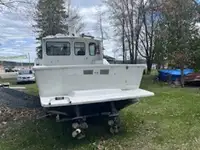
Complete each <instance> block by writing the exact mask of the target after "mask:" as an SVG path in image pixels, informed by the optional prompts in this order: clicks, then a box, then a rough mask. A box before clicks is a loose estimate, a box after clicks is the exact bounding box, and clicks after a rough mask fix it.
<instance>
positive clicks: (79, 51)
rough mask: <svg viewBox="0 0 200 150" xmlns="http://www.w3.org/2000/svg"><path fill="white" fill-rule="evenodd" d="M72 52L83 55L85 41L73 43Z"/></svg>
mask: <svg viewBox="0 0 200 150" xmlns="http://www.w3.org/2000/svg"><path fill="white" fill-rule="evenodd" d="M74 53H75V55H77V56H84V55H85V43H83V42H76V43H75V44H74Z"/></svg>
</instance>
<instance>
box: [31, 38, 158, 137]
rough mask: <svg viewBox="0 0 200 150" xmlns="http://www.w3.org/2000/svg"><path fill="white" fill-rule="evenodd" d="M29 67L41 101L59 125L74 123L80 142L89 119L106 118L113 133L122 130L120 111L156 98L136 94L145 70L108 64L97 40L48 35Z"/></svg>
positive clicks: (142, 91)
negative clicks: (34, 60)
mask: <svg viewBox="0 0 200 150" xmlns="http://www.w3.org/2000/svg"><path fill="white" fill-rule="evenodd" d="M36 64H37V65H36V66H34V67H33V70H34V71H35V78H36V83H37V85H38V88H39V95H40V102H41V105H42V107H44V108H45V109H46V110H47V112H48V114H47V115H49V114H51V115H55V116H56V119H57V121H72V128H73V131H72V137H74V138H78V139H80V138H82V137H84V136H85V131H86V129H88V124H87V119H88V118H89V117H99V116H105V117H107V119H108V126H109V130H110V132H111V133H113V134H115V133H118V132H119V129H120V121H119V120H120V118H119V111H120V110H121V109H123V108H125V107H127V106H129V105H131V104H134V103H137V102H138V101H139V98H142V97H149V96H153V95H154V93H152V92H150V91H146V90H143V89H140V83H141V79H142V75H143V71H144V68H145V66H144V65H130V64H129V65H128V64H109V63H108V62H107V61H106V60H104V59H103V48H102V45H101V41H100V40H97V39H95V38H94V37H91V36H86V35H80V36H65V35H64V36H61V35H59V36H58V35H57V36H49V37H45V38H43V40H42V59H38V60H37V63H36Z"/></svg>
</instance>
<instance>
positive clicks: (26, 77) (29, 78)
mask: <svg viewBox="0 0 200 150" xmlns="http://www.w3.org/2000/svg"><path fill="white" fill-rule="evenodd" d="M27 82H32V83H34V82H35V74H34V72H33V70H31V69H22V70H19V71H18V75H17V83H18V84H19V83H27Z"/></svg>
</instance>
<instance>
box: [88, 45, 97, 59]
mask: <svg viewBox="0 0 200 150" xmlns="http://www.w3.org/2000/svg"><path fill="white" fill-rule="evenodd" d="M89 53H90V56H95V55H96V53H97V50H96V44H95V43H90V44H89Z"/></svg>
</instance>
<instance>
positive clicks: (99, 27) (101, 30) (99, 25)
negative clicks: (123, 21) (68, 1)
mask: <svg viewBox="0 0 200 150" xmlns="http://www.w3.org/2000/svg"><path fill="white" fill-rule="evenodd" d="M105 14H106V12H105V10H104V9H103V7H102V5H100V6H98V7H97V12H96V14H95V16H96V18H97V20H96V24H95V27H94V30H95V31H96V32H97V34H99V36H100V39H101V42H102V46H103V48H104V41H105V40H106V39H109V35H108V32H107V30H106V28H105V26H104V22H106V17H105V16H106V15H105Z"/></svg>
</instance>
